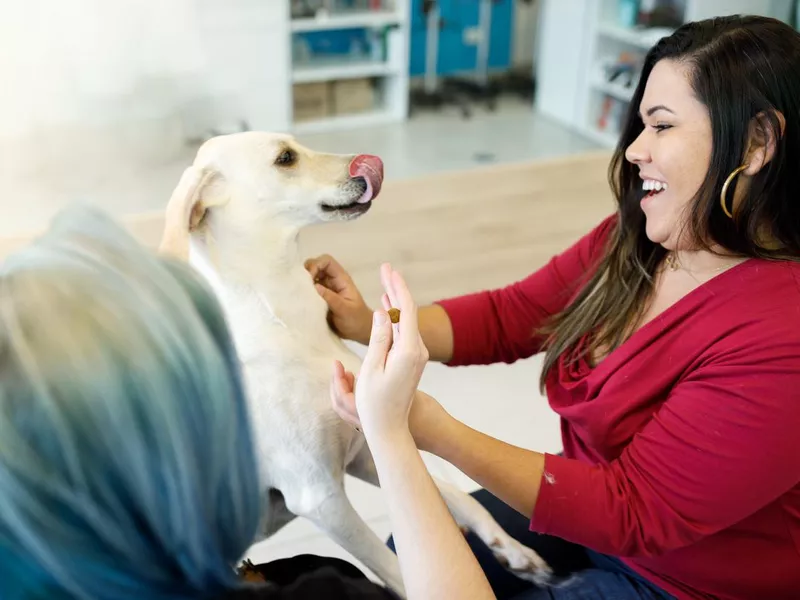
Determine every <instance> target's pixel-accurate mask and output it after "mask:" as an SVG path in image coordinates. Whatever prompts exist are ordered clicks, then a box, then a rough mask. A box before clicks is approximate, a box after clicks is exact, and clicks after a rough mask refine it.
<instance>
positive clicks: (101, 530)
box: [0, 209, 490, 600]
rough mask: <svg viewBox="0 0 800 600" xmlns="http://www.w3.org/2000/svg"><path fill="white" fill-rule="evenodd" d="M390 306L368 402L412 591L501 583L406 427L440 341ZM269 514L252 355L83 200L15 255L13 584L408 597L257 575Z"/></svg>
mask: <svg viewBox="0 0 800 600" xmlns="http://www.w3.org/2000/svg"><path fill="white" fill-rule="evenodd" d="M396 277H397V280H396V282H395V284H396V287H398V288H399V289H401V291H402V290H405V294H404V295H403V296H402V302H401V304H400V308H401V309H402V311H403V312H404V321H405V324H404V327H405V328H406V329H408V331H409V332H412V333H413V328H414V327H415V324H414V320H413V315H414V313H415V307H414V305H413V302H412V301H411V297H410V294H408V293H407V289H406V288H405V284H404V283H403V282H402V279H400V278H399V276H396ZM378 316H379V317H381V316H382V317H383V321H382V322H380V319H378V320H376V332H377V335H375V340H374V344H373V345H372V346H371V347H370V350H369V353H368V360H367V363H366V365H367V367H366V369H365V370H364V371H363V372H362V375H360V379H359V396H360V398H361V399H362V403H363V397H367V398H369V404H370V405H371V406H372V408H373V410H372V411H369V410H367V409H365V410H364V414H363V415H362V416H363V418H364V421H365V430H366V431H365V433H366V435H367V436H368V440H369V441H370V444H371V447H372V448H373V450H374V451H375V454H376V465H377V468H378V471H379V474H380V477H381V481H382V483H383V484H384V487H385V488H386V489H387V493H388V495H389V496H390V497H391V501H390V510H391V514H392V516H393V524H394V526H395V529H396V530H397V532H398V535H399V536H400V538H401V539H403V541H404V544H406V545H404V548H408V550H407V551H401V552H400V561H401V565H402V568H403V573H404V575H405V576H406V579H407V581H406V585H407V587H408V589H409V598H434V597H436V598H442V597H446V595H447V593H448V592H452V593H453V594H455V596H450V597H465V596H463V594H460V592H459V590H462V591H465V590H470V589H471V590H475V589H478V590H482V591H483V592H488V593H490V591H489V587H488V583H487V581H486V579H485V577H484V576H483V574H482V572H481V571H480V569H479V568H478V565H477V563H476V562H475V560H474V558H473V557H472V554H471V552H470V550H469V548H468V546H467V544H466V542H465V540H464V539H463V536H462V535H461V532H460V531H459V529H458V527H457V526H456V524H455V522H454V521H453V520H452V519H450V518H449V513H448V512H447V509H446V507H445V506H444V502H443V501H442V499H441V497H439V496H438V492H437V490H436V488H435V486H434V484H433V481H432V479H431V478H430V476H429V475H428V473H427V471H426V469H425V466H424V463H423V462H422V460H421V458H420V455H419V452H418V451H417V450H416V447H415V446H414V444H413V440H412V438H411V436H410V433H409V430H408V426H407V420H406V421H404V416H403V414H405V417H406V419H407V414H408V410H407V408H406V409H403V408H402V404H403V402H405V403H406V406H408V404H409V403H410V402H411V399H412V397H413V390H415V389H416V386H417V384H418V382H419V377H420V376H421V373H422V368H423V367H424V364H425V361H426V360H427V357H426V355H424V352H425V351H424V346H423V345H422V342H421V339H420V338H419V335H412V334H411V333H409V334H408V335H406V344H405V345H403V344H402V343H401V342H402V341H403V340H401V339H399V340H398V341H397V344H393V343H392V342H391V325H390V324H389V323H388V317H387V315H386V313H385V312H381V313H378ZM409 328H410V329H409ZM398 344H399V345H400V346H402V347H400V346H398ZM395 350H397V351H395ZM392 382H395V383H392ZM397 382H401V384H399V385H398V384H397ZM398 394H399V395H400V397H398ZM398 398H399V399H398ZM398 407H400V408H399V412H398ZM369 415H372V416H373V419H372V421H370V419H369ZM398 431H400V432H402V431H405V436H402V435H401V436H398V435H396V433H397V432H398ZM259 508H260V498H259V486H258V473H257V464H256V458H255V453H254V447H253V433H252V431H251V428H250V423H249V420H248V412H247V404H246V399H245V397H244V390H243V383H242V379H241V375H240V365H239V361H238V357H237V356H236V353H235V350H234V347H233V344H232V340H231V336H230V333H229V330H228V328H227V325H226V322H225V320H224V317H223V314H222V311H221V308H220V306H219V305H218V303H217V301H216V299H215V298H214V296H213V295H212V293H211V292H210V290H209V288H207V287H206V285H205V283H204V282H203V281H202V280H201V279H200V278H199V277H198V276H196V275H195V273H194V272H193V271H192V270H191V269H190V268H189V267H188V266H187V265H185V264H183V263H179V262H172V261H171V260H169V259H166V258H164V257H160V256H158V255H156V254H154V253H151V252H149V251H147V250H145V249H144V248H142V247H141V246H139V244H138V243H137V242H136V241H135V240H134V239H133V238H132V237H130V236H129V235H128V233H127V232H125V231H124V230H123V229H121V228H120V227H119V226H117V225H116V224H115V223H114V222H113V221H112V220H110V219H108V218H107V217H105V216H104V215H102V214H101V213H98V212H95V211H92V210H84V209H80V210H77V211H67V212H66V213H65V214H62V215H60V216H59V218H57V219H56V221H55V222H54V224H53V226H52V228H51V229H50V231H49V232H47V234H46V235H44V236H43V237H42V238H40V239H38V240H36V241H35V242H34V243H33V244H31V245H30V246H29V247H27V248H25V249H23V250H22V251H20V252H18V253H17V254H15V255H13V256H11V257H10V258H9V259H7V260H6V262H5V263H4V264H3V265H2V266H0V598H2V599H3V600H39V599H42V600H43V599H45V598H46V599H48V600H52V599H61V598H69V599H76V600H77V599H79V600H89V599H91V600H112V599H113V600H125V599H133V598H136V599H140V598H147V599H149V600H173V599H187V600H188V599H199V598H204V599H205V598H208V599H220V600H221V599H225V600H231V599H234V598H236V599H242V600H244V599H245V598H248V599H253V600H256V599H262V600H263V599H270V600H272V599H278V598H280V599H285V600H289V599H291V598H309V597H313V598H322V597H324V598H328V599H334V600H335V599H349V598H358V599H362V600H380V599H383V600H385V599H387V598H395V596H394V595H393V594H392V593H391V592H390V591H388V590H386V589H384V588H383V587H382V586H379V585H377V584H375V583H372V582H371V581H369V580H368V579H367V578H366V577H364V576H363V574H362V573H361V572H360V571H358V570H357V569H355V568H354V567H352V565H348V564H347V563H344V561H336V560H333V559H325V558H323V557H314V556H308V555H307V556H301V557H296V558H294V559H287V560H282V561H276V562H275V563H270V564H267V565H251V564H248V563H245V565H246V568H241V567H240V568H238V569H237V565H239V564H240V562H241V560H242V558H243V557H244V555H245V553H246V551H247V550H248V548H249V547H250V546H251V544H252V543H253V542H254V539H255V535H256V531H257V528H258V524H259ZM434 523H436V524H434ZM404 532H405V533H404ZM458 559H460V560H461V563H459V562H458ZM441 560H447V561H448V564H451V565H452V566H454V567H455V569H454V570H453V571H452V573H453V574H454V575H453V576H454V577H457V578H458V579H459V581H458V582H456V583H455V584H454V582H453V580H452V578H451V577H443V576H442V573H441V572H439V571H438V570H436V569H434V568H432V567H434V566H435V565H436V564H438V563H437V561H441ZM459 564H465V565H467V568H466V570H465V571H466V574H463V573H464V570H462V569H459V568H458V567H459ZM459 573H462V575H458V574H459ZM254 579H255V580H258V579H261V580H263V581H253V580H254ZM481 586H482V587H481ZM443 594H445V595H443Z"/></svg>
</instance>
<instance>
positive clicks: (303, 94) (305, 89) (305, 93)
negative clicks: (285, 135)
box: [293, 82, 332, 123]
mask: <svg viewBox="0 0 800 600" xmlns="http://www.w3.org/2000/svg"><path fill="white" fill-rule="evenodd" d="M293 97H294V120H295V122H298V123H299V122H303V121H313V120H315V119H324V118H325V117H328V116H330V115H331V113H332V106H331V89H330V84H329V83H327V82H321V83H298V84H296V85H295V86H294V90H293Z"/></svg>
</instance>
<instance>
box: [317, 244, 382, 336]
mask: <svg viewBox="0 0 800 600" xmlns="http://www.w3.org/2000/svg"><path fill="white" fill-rule="evenodd" d="M305 268H306V270H307V271H308V272H309V274H310V275H311V277H312V279H313V280H314V287H315V288H316V290H317V293H318V294H319V295H320V296H322V299H323V300H325V302H326V303H327V304H328V307H329V308H330V319H329V320H330V324H331V326H332V327H333V330H334V331H335V332H336V333H337V334H339V335H340V336H341V337H343V338H344V339H346V340H352V341H354V342H359V343H362V344H366V343H367V342H368V341H369V336H370V329H371V325H370V322H371V320H372V310H371V309H370V308H369V306H367V303H366V302H364V298H363V297H362V296H361V292H359V291H358V288H357V287H356V284H355V283H354V282H353V278H352V277H350V274H349V273H348V272H347V271H345V269H344V267H342V265H340V264H339V263H338V262H337V261H336V259H334V258H333V257H332V256H329V255H327V254H324V255H322V256H318V257H316V258H310V259H308V260H307V261H306V262H305Z"/></svg>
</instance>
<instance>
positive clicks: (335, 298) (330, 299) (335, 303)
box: [314, 283, 344, 312]
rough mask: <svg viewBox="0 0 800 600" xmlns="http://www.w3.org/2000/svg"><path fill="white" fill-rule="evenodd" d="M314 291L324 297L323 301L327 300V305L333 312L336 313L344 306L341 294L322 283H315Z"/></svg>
mask: <svg viewBox="0 0 800 600" xmlns="http://www.w3.org/2000/svg"><path fill="white" fill-rule="evenodd" d="M314 289H315V290H317V293H318V294H319V295H320V296H322V299H323V300H325V303H326V304H327V305H328V307H329V308H330V309H331V310H332V311H333V312H336V310H337V309H338V308H340V307H341V306H342V304H343V302H344V301H343V300H342V298H341V297H340V296H339V294H337V293H336V292H335V291H333V290H332V289H330V288H327V287H325V286H324V285H322V284H321V283H315V284H314Z"/></svg>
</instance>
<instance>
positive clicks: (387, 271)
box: [381, 263, 400, 308]
mask: <svg viewBox="0 0 800 600" xmlns="http://www.w3.org/2000/svg"><path fill="white" fill-rule="evenodd" d="M392 272H393V269H392V266H391V265H390V264H388V263H384V264H382V265H381V284H382V285H383V289H384V290H385V291H386V295H387V296H388V297H389V301H390V302H391V306H394V307H397V308H400V306H399V304H398V302H397V296H396V294H395V290H394V284H393V281H392Z"/></svg>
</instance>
